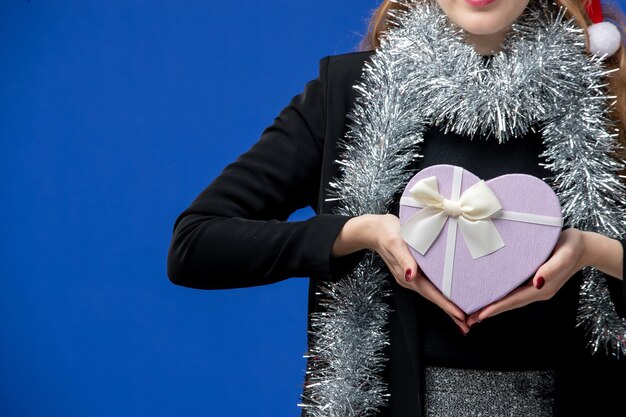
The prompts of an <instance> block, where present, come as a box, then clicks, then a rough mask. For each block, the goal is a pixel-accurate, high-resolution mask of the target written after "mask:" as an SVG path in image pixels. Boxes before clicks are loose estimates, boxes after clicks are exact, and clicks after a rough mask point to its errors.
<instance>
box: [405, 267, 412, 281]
mask: <svg viewBox="0 0 626 417" xmlns="http://www.w3.org/2000/svg"><path fill="white" fill-rule="evenodd" d="M411 272H413V271H411V270H410V269H407V270H406V275H405V276H404V278H405V279H406V282H410V281H411Z"/></svg>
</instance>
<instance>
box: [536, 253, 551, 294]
mask: <svg viewBox="0 0 626 417" xmlns="http://www.w3.org/2000/svg"><path fill="white" fill-rule="evenodd" d="M552 263H553V261H552V258H550V259H549V260H548V261H547V262H546V263H544V264H543V265H541V266H540V267H539V269H538V270H537V272H535V276H534V277H533V287H535V288H536V289H538V290H540V289H541V288H542V287H543V285H544V284H545V283H546V279H547V278H550V277H551V276H552V271H553V270H554V267H553V265H552Z"/></svg>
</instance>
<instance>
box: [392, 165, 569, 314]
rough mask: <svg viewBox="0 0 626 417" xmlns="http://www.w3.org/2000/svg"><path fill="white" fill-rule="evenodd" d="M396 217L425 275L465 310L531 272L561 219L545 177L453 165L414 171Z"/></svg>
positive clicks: (502, 292)
mask: <svg viewBox="0 0 626 417" xmlns="http://www.w3.org/2000/svg"><path fill="white" fill-rule="evenodd" d="M399 217H400V223H401V224H402V228H401V231H400V234H401V236H402V237H403V238H404V240H405V241H406V242H407V243H408V245H409V250H410V251H411V253H412V254H413V256H414V257H415V259H416V261H417V264H418V265H419V266H420V268H421V269H422V271H423V272H424V275H426V277H428V279H429V280H430V281H431V282H432V283H433V284H434V285H435V286H436V287H437V288H438V289H439V290H440V291H441V292H442V293H443V294H444V295H445V296H446V297H448V298H449V299H450V300H451V301H452V302H454V303H455V304H456V305H458V306H459V307H460V308H461V309H462V310H463V311H464V312H465V313H467V314H471V313H473V312H475V311H477V310H479V309H481V308H482V307H484V306H486V305H488V304H490V303H492V302H494V301H496V300H499V299H500V298H502V297H503V296H505V295H506V294H508V293H509V292H511V291H512V290H513V289H515V288H516V287H518V286H519V285H520V284H522V283H523V282H525V281H526V280H527V279H528V278H530V277H532V276H533V275H534V273H535V272H536V271H537V269H538V268H539V267H540V266H541V265H542V264H543V263H544V262H545V261H546V259H547V258H548V257H549V256H550V254H551V252H552V250H553V249H554V246H555V245H556V242H557V240H558V238H559V235H560V233H561V229H562V224H563V221H562V213H561V205H560V203H559V200H558V197H557V196H556V194H555V193H554V191H553V190H552V188H550V186H549V185H548V184H546V183H545V182H544V181H542V180H541V179H539V178H537V177H533V176H531V175H527V174H507V175H502V176H500V177H496V178H493V179H490V180H488V181H482V180H480V179H479V178H478V177H476V176H475V175H474V174H472V173H471V172H469V171H467V170H464V169H463V168H461V167H457V166H453V165H434V166H431V167H428V168H424V169H422V170H421V171H420V172H419V173H417V174H416V175H415V176H414V177H413V178H412V179H411V180H410V181H409V183H408V185H407V186H406V188H405V190H404V193H403V195H402V199H401V201H400V212H399Z"/></svg>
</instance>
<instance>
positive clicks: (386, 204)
mask: <svg viewBox="0 0 626 417" xmlns="http://www.w3.org/2000/svg"><path fill="white" fill-rule="evenodd" d="M402 3H403V4H404V5H405V6H406V8H405V9H404V10H396V11H393V12H392V13H393V14H392V16H391V19H392V23H393V28H392V29H391V30H390V31H388V32H387V34H386V35H385V36H384V37H383V39H382V41H381V46H380V47H379V48H378V49H377V50H376V53H375V54H374V55H373V56H372V59H371V62H367V63H366V64H365V67H364V70H363V80H362V81H361V82H360V83H358V84H357V85H355V87H354V88H355V89H356V90H357V92H358V97H357V101H356V103H355V106H354V108H353V110H352V112H351V113H350V114H349V115H348V117H349V119H350V126H349V127H348V132H347V134H346V137H345V138H344V139H343V140H341V141H340V142H339V146H340V147H341V148H342V152H341V154H342V157H341V159H340V160H338V161H337V163H339V164H340V174H341V175H340V177H339V178H338V179H336V181H334V182H332V183H331V184H330V189H329V192H330V195H331V198H330V199H333V200H339V204H338V205H337V208H336V210H335V213H336V214H343V215H351V216H359V215H362V214H367V213H375V214H383V213H388V212H389V208H390V205H391V204H392V202H393V198H394V196H395V195H396V193H397V192H398V191H401V190H402V189H403V188H404V186H405V185H406V183H407V182H408V180H409V179H410V177H411V176H412V175H413V174H414V173H415V172H411V170H410V169H409V166H410V165H411V162H413V161H414V160H415V159H416V158H419V157H420V155H419V145H420V143H421V142H422V140H423V133H424V131H425V129H426V128H427V127H428V126H429V125H430V124H436V125H439V126H441V127H443V128H444V130H446V131H452V132H456V133H458V134H461V135H466V136H474V135H476V134H482V135H491V136H493V137H495V138H497V140H498V141H499V142H500V143H503V142H505V141H507V140H508V139H509V138H512V137H516V136H522V135H524V134H526V133H527V132H528V131H529V130H530V129H533V126H541V129H542V130H541V131H542V135H543V142H544V144H545V146H546V151H545V152H544V153H543V154H542V155H541V156H542V157H544V158H545V160H546V161H547V163H546V164H545V166H546V168H548V169H549V170H550V171H551V172H552V173H553V176H551V177H550V178H546V179H545V180H546V181H548V182H549V183H550V184H551V185H552V186H553V188H554V189H555V191H556V193H557V195H558V196H559V199H560V201H561V204H562V207H563V213H564V217H565V221H566V225H568V226H570V227H576V228H579V229H581V230H590V231H596V232H599V233H602V234H605V235H607V236H612V237H623V236H626V215H625V213H626V212H625V208H626V200H625V199H626V187H624V185H623V183H621V182H620V180H619V177H618V171H619V170H620V169H623V167H624V162H623V161H621V160H618V159H616V158H615V157H614V155H615V152H616V151H617V150H618V149H619V145H618V142H617V130H616V127H615V126H614V124H613V123H612V122H611V121H610V119H609V117H608V112H609V110H610V106H611V105H612V104H613V100H614V99H615V97H611V96H608V95H607V93H606V84H605V80H606V77H607V76H610V71H607V70H606V68H605V67H604V64H603V58H602V57H595V56H591V55H588V54H587V53H586V52H585V36H584V32H583V30H582V29H580V28H579V27H578V25H577V24H576V22H575V21H574V20H573V19H569V20H568V19H566V18H565V11H564V9H562V8H560V7H558V6H557V4H556V3H554V2H552V1H549V0H531V2H530V4H529V6H528V8H527V9H526V10H525V12H524V13H523V15H522V16H520V18H519V19H518V20H517V22H516V23H515V24H514V25H513V28H512V31H511V32H510V34H509V35H508V37H507V39H506V40H505V42H504V44H503V51H502V52H500V53H498V54H496V55H495V56H494V57H493V58H491V62H490V66H489V67H488V68H487V67H486V66H485V65H484V63H483V57H481V56H480V55H478V54H477V53H476V52H475V50H474V49H473V47H472V46H470V45H468V44H466V43H465V42H464V36H465V34H464V32H463V31H462V30H461V29H459V28H457V27H455V26H453V25H452V24H451V23H450V22H449V21H448V19H447V17H446V16H445V14H444V13H443V12H442V11H441V10H440V9H439V7H438V5H437V4H436V3H435V1H434V0H406V1H402ZM583 273H584V277H585V279H584V283H583V285H582V287H581V293H580V309H579V317H578V318H579V325H582V326H586V328H587V330H588V336H589V341H590V345H591V348H592V350H593V352H594V353H595V352H596V351H598V350H599V349H600V348H602V347H603V348H604V349H605V350H606V352H607V353H608V354H613V355H616V356H618V357H619V356H622V355H624V354H625V353H626V342H625V335H626V322H625V321H624V320H623V319H620V318H619V317H618V316H617V314H616V312H615V309H614V306H613V304H612V301H611V299H610V296H609V293H608V288H607V285H606V283H605V282H604V281H605V280H604V276H603V274H602V273H600V272H598V271H597V270H594V269H592V268H587V269H585V270H584V272H583ZM389 274H390V273H389V271H388V269H387V267H386V266H385V265H384V263H383V261H382V260H381V259H380V257H379V256H378V255H377V254H376V253H374V252H368V253H367V254H366V256H365V257H364V258H363V260H362V261H361V262H360V263H359V264H358V265H357V266H356V267H355V268H354V269H353V270H352V271H350V272H349V273H348V274H347V275H346V276H345V277H343V279H342V280H340V281H339V282H337V283H330V284H323V285H321V289H320V293H319V294H318V296H319V297H320V300H321V306H322V308H323V309H324V311H323V312H319V313H315V314H313V316H312V317H311V324H312V335H311V346H312V348H311V350H310V352H309V354H308V356H307V357H308V359H309V361H308V369H307V385H306V386H305V389H304V394H303V400H304V404H302V406H303V407H304V408H305V410H306V412H307V414H308V415H310V416H332V417H335V416H336V417H348V416H368V415H373V414H374V413H375V412H376V410H379V409H380V408H381V407H382V406H384V405H385V402H386V400H387V395H388V394H387V393H386V384H385V381H384V380H383V379H382V377H381V375H380V372H381V371H382V369H383V368H384V366H385V361H386V358H385V357H384V354H383V349H384V347H385V346H386V345H387V344H388V343H389V342H388V338H389V335H388V334H387V333H386V331H385V324H386V322H387V318H388V314H389V311H388V309H389V307H388V305H387V303H386V302H385V300H384V297H386V296H388V295H389V288H388V284H387V283H388V282H389V281H390V280H392V278H390V276H389Z"/></svg>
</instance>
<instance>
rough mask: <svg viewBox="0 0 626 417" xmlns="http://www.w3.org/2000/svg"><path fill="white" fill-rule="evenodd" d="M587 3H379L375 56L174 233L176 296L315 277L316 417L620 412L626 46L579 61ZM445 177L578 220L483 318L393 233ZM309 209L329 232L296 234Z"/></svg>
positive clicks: (338, 66)
mask: <svg viewBox="0 0 626 417" xmlns="http://www.w3.org/2000/svg"><path fill="white" fill-rule="evenodd" d="M587 3H589V2H586V1H573V0H569V1H564V0H563V1H560V2H558V3H555V2H551V1H548V0H545V1H544V0H530V1H529V0H520V1H508V0H436V1H435V0H409V1H404V2H396V1H384V2H383V3H382V4H381V6H380V7H379V8H378V9H377V10H376V12H375V14H374V16H373V18H372V23H371V31H370V34H369V35H368V37H367V38H366V39H365V40H364V48H363V49H364V51H362V52H357V53H350V54H343V55H337V56H329V57H326V58H324V59H322V60H321V62H320V74H319V77H318V78H317V79H315V80H312V81H310V82H309V83H308V84H307V85H306V87H305V89H304V91H303V93H302V94H300V95H298V96H296V97H294V99H293V100H292V101H291V103H290V104H289V105H288V106H287V107H286V108H285V109H283V111H282V112H281V113H280V115H279V116H278V117H277V118H276V120H275V121H274V123H273V124H272V125H271V126H270V127H268V128H267V129H266V130H265V131H264V132H263V135H262V137H261V139H260V140H259V141H258V143H256V144H255V145H254V146H253V147H252V148H251V149H250V150H249V151H247V152H246V153H244V154H243V155H241V156H240V157H239V158H238V159H237V160H236V161H235V162H233V163H232V164H230V165H228V166H227V167H226V168H225V169H224V170H223V172H222V173H221V174H220V175H219V176H218V177H217V178H215V179H214V180H213V182H212V183H211V184H210V185H209V186H208V187H207V188H206V189H205V190H204V191H202V192H201V193H200V195H199V196H198V197H197V198H196V199H195V200H194V201H193V202H192V203H191V205H190V206H189V207H188V208H187V209H186V210H185V211H183V212H182V213H181V214H180V215H179V216H178V218H177V219H176V221H175V225H174V235H173V237H172V242H171V246H170V251H169V255H168V275H169V277H170V279H171V281H172V282H174V283H175V284H178V285H184V286H188V287H193V288H203V289H210V288H237V287H245V286H255V285H263V284H269V283H273V282H277V281H280V280H283V279H287V278H289V277H294V276H309V277H311V280H310V290H309V295H310V297H309V300H310V302H309V329H310V331H311V334H312V336H311V337H310V340H309V347H310V357H309V365H308V370H307V378H306V382H305V392H304V395H303V402H304V408H303V413H306V414H308V415H314V416H322V415H330V416H361V415H380V416H383V415H385V416H413V417H417V416H435V415H439V416H471V415H483V416H484V415H488V416H499V415H515V416H518V415H519V416H528V415H533V416H543V415H546V416H547V415H558V416H570V415H584V413H592V412H593V413H594V414H598V415H602V414H603V410H610V409H611V408H610V407H613V406H619V408H618V409H621V408H622V405H621V403H620V401H621V397H620V395H619V393H621V392H623V389H624V387H626V373H624V371H626V366H625V365H624V360H623V359H621V353H624V351H623V350H620V349H625V348H626V347H625V346H624V319H623V317H624V313H623V305H624V299H625V298H626V292H625V290H624V286H623V264H624V246H625V245H626V233H625V230H626V218H625V216H626V215H625V213H624V186H623V184H622V183H621V182H620V180H619V177H618V171H619V170H621V169H623V168H624V166H623V165H622V164H620V162H619V159H618V158H616V155H615V153H616V152H617V151H618V150H619V149H618V146H617V140H618V137H617V136H616V135H615V134H612V133H613V131H612V130H611V129H618V130H619V135H618V136H619V140H623V138H624V124H623V123H622V121H623V120H626V101H624V97H626V96H625V91H624V90H625V85H624V80H625V79H626V76H625V73H626V69H625V67H624V63H625V60H624V51H623V49H624V48H623V47H622V46H620V48H619V50H618V51H617V52H615V53H614V54H613V55H612V56H611V57H608V58H607V57H605V58H604V60H600V61H599V60H598V59H597V58H593V57H592V56H591V54H590V53H588V52H587V51H585V41H586V40H587V39H586V38H585V36H586V32H577V31H576V27H577V26H578V27H581V28H583V29H586V28H587V26H588V25H589V24H590V23H591V20H590V16H591V14H593V13H591V12H589V10H590V9H589V7H587V8H586V7H585V6H589V5H588V4H587ZM595 5H596V6H597V3H595ZM560 6H564V7H565V8H566V9H564V10H566V15H565V18H564V17H563V16H562V15H560V14H559V13H558V11H559V7H560ZM570 17H572V18H573V19H574V20H572V21H571V22H568V19H569V18H570ZM459 30H461V32H459ZM581 40H582V42H581ZM611 69H613V70H615V71H613V72H611V73H610V74H609V73H605V71H607V70H611ZM607 80H608V82H609V84H608V87H606V88H605V87H604V84H605V81H607ZM354 86H356V88H353V87H354ZM611 95H616V96H617V101H616V104H614V105H612V106H611V104H610V103H611V102H612V101H613V99H612V98H611ZM598 103H600V104H598ZM603 106H604V107H603ZM450 109H452V110H450ZM496 114H497V117H495V116H494V115H496ZM435 164H452V165H457V166H462V167H464V168H465V169H467V170H469V171H471V172H473V173H474V174H476V175H477V176H478V177H480V178H482V179H485V180H487V179H489V178H493V177H496V176H499V175H503V174H506V173H514V172H517V173H526V174H530V175H534V176H536V177H539V178H543V179H546V180H547V181H549V183H550V184H551V185H552V186H553V188H554V189H555V191H556V192H557V195H558V196H559V198H560V200H561V203H562V205H563V208H564V214H565V218H566V224H567V226H568V227H567V228H566V229H564V230H563V232H562V234H561V237H560V239H559V242H558V243H557V246H556V248H555V249H554V252H553V254H552V255H551V257H550V258H549V259H548V260H547V262H546V263H545V264H544V265H542V266H541V267H540V268H539V270H538V271H537V273H536V274H535V275H534V276H533V277H531V279H529V281H528V283H527V284H525V285H522V286H520V287H519V288H518V289H516V290H514V291H513V292H512V293H510V294H509V295H507V296H505V297H504V298H503V299H501V300H500V301H497V302H495V303H493V304H491V305H489V306H487V307H485V308H484V309H482V310H480V311H478V312H476V313H474V314H472V315H470V316H466V315H465V314H464V313H463V312H462V311H461V310H460V309H459V308H458V307H457V306H456V305H454V304H453V303H452V302H450V301H449V300H448V299H447V298H446V297H444V296H443V295H442V294H441V293H440V292H439V291H438V290H437V289H436V288H435V287H434V286H433V285H432V284H431V283H430V281H428V279H427V278H426V277H424V275H423V274H422V273H421V272H420V269H419V265H417V263H416V262H415V260H414V259H413V258H412V256H411V255H410V252H409V250H408V247H407V245H406V243H405V242H404V241H403V240H402V239H401V238H400V237H399V230H400V223H399V220H398V217H397V214H398V201H399V196H400V193H401V191H402V188H403V186H404V185H405V184H406V182H407V180H408V178H410V176H411V174H412V173H414V172H416V171H418V170H420V169H422V168H425V167H428V166H431V165H435ZM306 206H311V207H312V208H314V210H315V212H316V215H315V216H313V217H312V218H311V219H309V220H306V221H298V222H287V221H286V219H287V218H288V216H289V215H290V214H291V213H292V212H293V211H295V210H297V209H299V208H302V207H306ZM242 259H245V262H242ZM585 267H589V268H586V269H585V271H587V272H586V273H583V268H585ZM502 274H506V271H502ZM604 281H606V284H608V286H609V292H606V291H604V287H603V286H602V285H601V284H602V283H603V282H604ZM388 289H390V290H391V295H388V294H387V290H388ZM579 302H580V305H581V306H582V307H580V308H579ZM594 303H595V304H594ZM607 303H608V304H607ZM581 318H582V319H585V318H587V319H589V318H592V320H591V321H593V323H595V324H594V326H595V327H593V326H592V327H591V328H590V327H589V326H586V327H585V326H582V327H581V326H577V319H581ZM590 340H591V342H593V343H595V345H594V344H592V347H594V346H595V347H604V346H607V352H604V350H603V349H596V350H601V351H600V352H595V354H594V353H593V352H592V351H593V349H590V348H589V347H588V346H587V345H588V342H589V341H590ZM616 352H617V353H616ZM620 352H621V353H620Z"/></svg>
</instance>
